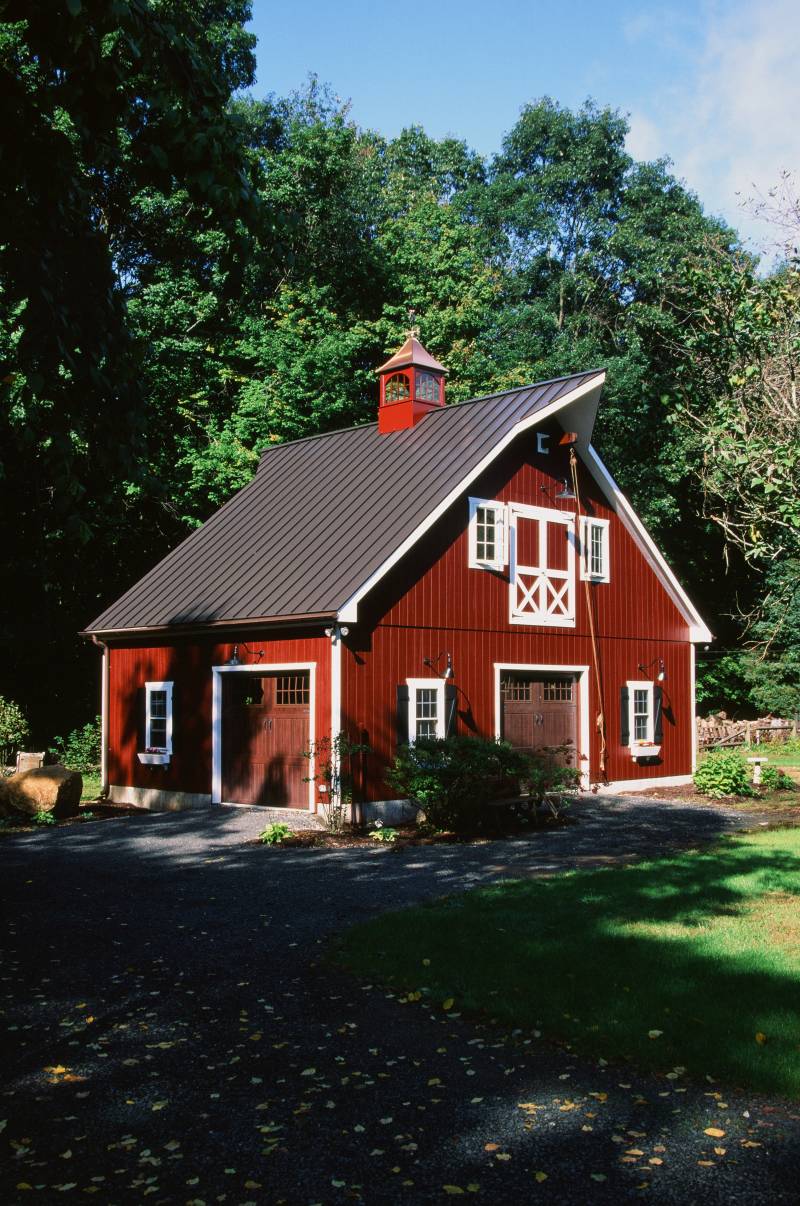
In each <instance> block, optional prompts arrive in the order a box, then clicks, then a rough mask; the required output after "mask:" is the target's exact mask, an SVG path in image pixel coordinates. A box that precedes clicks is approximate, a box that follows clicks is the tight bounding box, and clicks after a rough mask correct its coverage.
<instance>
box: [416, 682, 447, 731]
mask: <svg viewBox="0 0 800 1206" xmlns="http://www.w3.org/2000/svg"><path fill="white" fill-rule="evenodd" d="M446 727H447V726H446V721H445V714H444V681H443V680H442V679H438V678H410V679H408V739H409V741H410V742H411V744H412V745H413V743H414V742H415V741H419V740H421V739H423V738H425V737H444V736H445V731H446Z"/></svg>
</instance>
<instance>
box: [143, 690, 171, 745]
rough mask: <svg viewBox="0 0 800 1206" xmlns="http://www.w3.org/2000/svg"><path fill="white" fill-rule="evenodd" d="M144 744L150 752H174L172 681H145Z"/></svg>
mask: <svg viewBox="0 0 800 1206" xmlns="http://www.w3.org/2000/svg"><path fill="white" fill-rule="evenodd" d="M144 690H145V713H144V744H145V749H146V750H147V751H148V752H149V753H156V752H157V753H160V754H171V753H172V683H171V682H169V683H145V685H144Z"/></svg>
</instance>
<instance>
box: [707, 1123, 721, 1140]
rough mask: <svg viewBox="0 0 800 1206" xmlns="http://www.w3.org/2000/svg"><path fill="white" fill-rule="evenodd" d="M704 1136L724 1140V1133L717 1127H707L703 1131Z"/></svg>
mask: <svg viewBox="0 0 800 1206" xmlns="http://www.w3.org/2000/svg"><path fill="white" fill-rule="evenodd" d="M703 1134H704V1135H710V1136H711V1138H712V1139H724V1138H725V1132H724V1131H721V1130H720V1129H719V1127H718V1126H707V1127H706V1129H705V1130H704V1131H703Z"/></svg>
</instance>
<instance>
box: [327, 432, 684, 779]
mask: <svg viewBox="0 0 800 1206" xmlns="http://www.w3.org/2000/svg"><path fill="white" fill-rule="evenodd" d="M559 434H560V433H558V432H557V431H556V429H554V430H553V437H552V438H551V445H552V446H553V448H554V450H553V452H552V453H551V455H549V456H541V455H537V454H536V453H535V452H533V451H532V449H533V447H534V446H535V443H534V437H533V436H529V437H522V438H521V440H520V441H518V442H517V444H516V445H515V446H514V447H512V448H511V449H509V450H508V451H507V452H506V453H505V454H504V455H503V456H502V457H501V458H500V459H499V461H498V462H497V463H496V464H495V465H494V466H493V467H492V469H491V470H490V471H488V472H487V473H486V474H485V475H484V477H483V478H482V479H481V480H480V481H478V482H476V483H475V485H474V486H473V487H472V488H471V489H470V490H469V494H470V495H471V496H472V497H482V498H497V499H500V500H502V501H504V502H517V503H526V504H529V505H533V506H544V507H548V508H553V509H556V510H560V511H564V512H570V511H572V512H574V510H575V503H574V502H573V501H568V500H563V501H559V500H556V499H555V494H556V493H557V491H558V490H559V489H560V487H561V483H560V481H559V479H560V478H561V479H563V478H565V477H568V461H567V455H568V454H567V451H566V449H561V448H559V447H557V438H558V435H559ZM523 441H524V443H523ZM580 486H581V495H582V501H583V510H584V513H587V512H588V513H589V514H592V515H594V516H596V517H597V518H600V519H608V520H609V521H610V524H611V528H610V565H611V581H610V582H609V583H597V584H591V585H590V588H589V589H590V591H591V595H592V598H593V600H594V603H595V624H596V629H597V634H598V638H599V642H600V653H601V657H600V662H601V673H602V682H603V706H604V710H605V716H606V729H607V741H608V754H607V761H606V777H607V778H609V779H616V780H621V779H636V778H651V777H653V776H668V775H681V774H688V773H689V772H690V771H691V759H692V734H691V696H690V647H689V643H688V636H689V633H688V628H687V624H686V621H685V620H684V619H683V617H682V616H681V614H680V613H679V611H678V610H677V608H676V607H675V605H674V604H673V602H672V600H671V599H670V598H669V596H668V595H667V593H666V591H665V590H664V588H663V587H662V586H661V584H660V582H659V581H658V579H657V578H656V576H655V574H654V573H653V571H652V570H651V568H650V566H649V565H648V564H647V562H646V561H645V559H644V557H643V556H642V554H641V553H640V552H639V550H638V548H637V547H636V545H635V543H634V541H633V539H632V538H631V536H630V535H629V534H628V532H627V530H626V529H625V528H624V527H623V525H622V523H621V522H620V521H619V520H618V519H617V517H616V515H615V514H614V512H613V511H612V510H611V509H610V507H609V506H608V504H607V503H606V502H605V501H604V499H603V497H602V495H601V494H600V491H599V490H598V488H597V487H596V485H595V484H594V482H593V481H592V479H591V478H590V477H589V475H588V473H586V472H585V471H583V469H581V472H580ZM467 522H468V505H467V501H466V496H465V498H464V499H463V500H460V501H459V502H458V503H456V504H455V505H454V506H453V507H452V508H451V509H450V511H449V512H448V514H447V515H445V516H444V517H443V518H442V520H440V521H439V523H437V524H436V525H435V526H434V528H433V529H432V530H431V532H430V533H429V534H428V535H427V536H426V537H425V538H424V539H423V540H422V541H421V542H420V543H419V544H418V545H417V547H416V548H415V550H414V552H413V553H412V554H411V555H410V557H409V558H408V559H407V560H405V561H404V562H401V563H400V564H399V565H398V566H397V567H395V569H394V570H393V571H392V572H391V573H390V574H389V575H387V578H386V579H385V580H384V582H383V583H382V584H380V586H379V587H378V588H376V591H375V592H374V593H373V595H372V596H371V597H370V598H369V599H368V600H367V601H365V603H366V605H362V607H363V608H364V610H363V613H362V614H363V617H364V622H363V623H361V622H360V623H359V624H358V625H357V626H354V629H353V631H352V634H351V635H350V636H349V637H348V638H347V640H346V642H345V645H346V646H347V649H346V651H345V656H344V660H343V696H342V698H343V722H344V725H345V727H347V728H348V729H349V730H351V731H352V732H353V733H358V734H361V735H362V736H363V734H367V735H368V740H369V743H370V745H371V746H372V749H373V751H374V754H373V755H372V757H371V760H370V764H371V765H370V772H369V775H368V788H367V791H368V795H367V798H369V799H381V798H386V796H387V787H386V784H385V782H384V781H383V771H384V768H385V765H386V762H387V760H388V758H389V757H390V756H391V753H392V751H393V749H394V744H395V688H396V685H397V684H398V683H403V682H405V680H406V679H407V678H410V677H419V676H422V677H425V676H427V675H428V674H429V673H430V671H429V670H427V669H426V668H425V667H424V666H423V658H425V657H435V656H436V655H437V654H438V653H440V652H442V651H445V650H446V651H448V652H449V653H451V654H452V658H453V667H454V671H455V684H456V686H457V688H458V691H459V696H458V711H459V731H460V732H470V731H473V732H477V733H481V734H486V735H489V734H493V733H494V732H495V726H496V717H495V699H494V664H495V663H497V662H503V663H522V664H536V665H553V666H558V665H588V666H591V665H592V656H591V642H590V636H589V623H588V613H587V604H586V597H585V586H584V583H583V582H582V581H580V579H579V578H578V580H577V582H576V623H575V627H574V628H569V627H563V628H544V627H540V626H528V625H518V624H514V625H512V624H510V623H509V578H508V571H507V570H504V571H502V572H494V571H488V570H474V569H469V568H468V548H467ZM411 566H413V576H414V578H415V580H414V581H413V583H409V578H410V577H411V576H412V571H411V569H410V567H411ZM659 657H662V658H663V659H664V661H665V663H666V667H667V674H668V680H667V682H665V683H664V684H663V686H664V708H665V721H664V741H663V746H662V756H661V760H660V762H659V763H658V764H657V765H649V766H647V765H642V766H640V765H639V764H638V763H635V762H633V761H632V759H631V757H630V753H629V751H628V750H627V749H625V748H623V747H622V745H621V743H620V727H621V726H620V689H621V687H622V686H623V685H624V684H625V683H626V681H628V680H629V679H645V678H653V677H654V673H653V671H652V670H650V671H649V672H648V673H647V674H646V675H645V674H642V673H641V672H640V671H639V670H638V669H637V666H638V665H639V664H642V665H645V666H646V665H647V664H648V663H649V662H652V661H653V659H655V658H659ZM599 710H600V701H599V699H598V694H597V691H596V689H595V687H594V685H592V686H591V688H590V699H589V717H590V726H589V727H590V732H591V751H590V756H591V774H592V778H593V779H597V778H600V770H599V740H598V735H597V731H596V727H595V718H596V716H597V713H598V712H599Z"/></svg>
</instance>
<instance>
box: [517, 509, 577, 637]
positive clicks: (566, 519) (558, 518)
mask: <svg viewBox="0 0 800 1206" xmlns="http://www.w3.org/2000/svg"><path fill="white" fill-rule="evenodd" d="M518 519H535V520H538V521H539V522H540V523H542V524H544V523H558V524H560V525H561V526H562V527H564V528H566V529H567V532H566V535H567V568H566V570H565V571H562V570H559V571H553V572H554V573H555V574H556V578H557V579H558V578H560V577H561V576H562V574H563V580H564V581H565V582H566V584H567V585H566V591H567V610H568V614H567V615H558V614H552V615H548V614H547V613H545V612H542V611H539V612H529V611H525V610H523V608H524V604H525V602H526V599H525V598H523V599H522V602H520V601H519V590H520V588H519V585H518V583H517V572H518V560H517V520H518ZM508 544H509V565H510V572H509V612H508V619H509V623H510V624H525V625H526V626H528V627H531V626H535V627H537V628H574V627H575V608H576V603H575V515H574V513H573V512H571V511H556V510H555V509H553V508H551V507H531V506H528V505H527V504H525V503H509V505H508ZM542 556H544V558H545V560H546V557H547V536H546V531H545V528H544V527H542V528H541V529H540V533H539V557H540V562H541V558H542ZM533 568H534V569H535V568H541V566H539V567H533ZM522 570H523V572H525V567H522ZM528 572H531V571H530V570H529V571H528ZM521 589H522V591H523V594H524V593H525V592H526V590H528V589H531V590H537V589H538V586H534V587H533V588H526V587H525V586H524V585H523V586H522V588H521Z"/></svg>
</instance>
